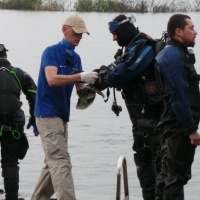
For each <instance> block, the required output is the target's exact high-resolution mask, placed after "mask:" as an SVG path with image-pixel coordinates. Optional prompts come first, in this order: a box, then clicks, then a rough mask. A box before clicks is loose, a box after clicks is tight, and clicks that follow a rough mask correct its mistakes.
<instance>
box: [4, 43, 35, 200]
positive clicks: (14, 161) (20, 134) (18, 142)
mask: <svg viewBox="0 0 200 200" xmlns="http://www.w3.org/2000/svg"><path fill="white" fill-rule="evenodd" d="M6 51H7V49H6V48H5V47H4V45H3V44H0V143H1V167H2V176H3V178H4V188H5V196H6V200H17V199H18V190H19V166H18V165H19V162H18V160H19V159H23V158H24V156H25V154H26V151H27V149H28V141H27V138H26V136H25V134H24V125H25V115H24V112H23V110H22V109H21V106H22V102H21V101H20V94H21V91H22V92H23V93H24V94H25V96H26V99H27V101H28V103H29V107H30V109H29V111H30V115H31V117H30V119H29V123H28V128H30V126H33V128H34V133H35V135H38V131H37V127H36V125H35V117H34V113H33V112H34V105H35V96H36V85H35V83H34V81H33V79H32V78H31V77H30V76H29V75H28V74H27V73H26V72H24V71H22V70H21V69H20V68H15V67H13V66H11V64H10V62H9V61H8V60H7V53H6Z"/></svg>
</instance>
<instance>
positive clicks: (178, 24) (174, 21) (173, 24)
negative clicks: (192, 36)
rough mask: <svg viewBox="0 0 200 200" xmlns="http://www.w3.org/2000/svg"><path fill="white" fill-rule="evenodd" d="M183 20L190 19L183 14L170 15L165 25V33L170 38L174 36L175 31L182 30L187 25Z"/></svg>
mask: <svg viewBox="0 0 200 200" xmlns="http://www.w3.org/2000/svg"><path fill="white" fill-rule="evenodd" d="M185 19H191V18H190V17H189V16H188V15H184V14H175V15H172V16H171V17H170V19H169V21H168V24H167V32H168V35H169V37H170V38H172V37H173V36H174V35H175V29H176V28H180V29H182V30H183V29H184V28H185V26H186V25H187V22H186V20H185Z"/></svg>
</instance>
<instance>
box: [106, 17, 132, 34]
mask: <svg viewBox="0 0 200 200" xmlns="http://www.w3.org/2000/svg"><path fill="white" fill-rule="evenodd" d="M128 21H129V22H130V23H132V24H134V22H135V21H136V19H135V17H134V16H133V15H131V17H127V18H126V19H124V20H122V21H121V22H118V21H112V22H109V23H108V28H109V31H110V32H111V33H113V31H115V30H116V29H118V28H119V26H120V25H121V24H124V23H126V22H128Z"/></svg>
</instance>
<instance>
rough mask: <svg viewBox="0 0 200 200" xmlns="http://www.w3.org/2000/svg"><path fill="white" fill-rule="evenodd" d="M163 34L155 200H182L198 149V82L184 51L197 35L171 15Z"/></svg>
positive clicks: (186, 22)
mask: <svg viewBox="0 0 200 200" xmlns="http://www.w3.org/2000/svg"><path fill="white" fill-rule="evenodd" d="M167 31H168V35H169V37H170V41H169V42H168V45H167V46H166V47H165V48H164V50H163V51H161V52H160V53H159V54H158V55H157V57H156V63H157V64H156V70H157V72H158V80H159V83H160V86H161V89H162V91H163V97H164V102H165V108H164V112H163V114H162V118H161V120H160V122H159V127H160V128H161V130H162V132H163V135H164V143H163V146H162V168H161V173H160V174H159V175H158V177H157V190H156V200H184V185H186V184H187V182H188V180H190V179H191V167H192V163H193V160H194V155H195V149H196V146H197V145H200V135H199V133H198V132H197V130H198V124H199V119H200V93H199V81H198V76H197V73H196V70H195V67H194V63H195V57H194V54H191V53H190V51H189V49H188V47H193V46H194V45H195V38H196V35H197V32H196V31H195V29H194V25H193V22H192V20H191V18H190V17H189V16H187V15H184V14H175V15H173V16H172V17H171V18H170V19H169V21H168V25H167Z"/></svg>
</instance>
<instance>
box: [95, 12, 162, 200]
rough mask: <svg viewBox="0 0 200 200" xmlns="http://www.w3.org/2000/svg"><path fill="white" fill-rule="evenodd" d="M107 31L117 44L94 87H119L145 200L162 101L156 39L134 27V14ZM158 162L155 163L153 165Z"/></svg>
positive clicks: (150, 190) (151, 194)
mask: <svg viewBox="0 0 200 200" xmlns="http://www.w3.org/2000/svg"><path fill="white" fill-rule="evenodd" d="M109 30H110V32H111V34H112V35H113V41H116V42H117V43H118V45H119V46H120V47H122V48H121V49H120V50H118V52H117V54H116V55H115V59H116V60H115V61H114V63H112V64H111V65H108V66H102V67H101V68H100V69H99V70H97V71H98V72H99V74H100V76H99V79H98V80H97V81H96V87H97V88H99V89H101V90H102V89H104V88H105V87H114V88H117V89H118V90H119V89H121V91H122V97H123V98H124V101H125V103H126V107H127V109H128V112H129V115H130V119H131V122H132V125H133V126H132V131H133V139H134V143H133V150H134V151H135V153H134V161H135V164H136V167H137V176H138V178H139V181H140V185H141V188H142V194H143V199H144V200H152V199H155V185H156V175H157V170H159V164H160V162H159V159H157V158H158V157H159V156H157V155H158V152H159V146H160V145H159V143H160V134H159V133H160V132H159V131H156V125H157V123H158V121H159V118H160V114H161V111H162V109H163V101H162V97H161V95H160V92H159V90H158V86H157V83H156V81H155V74H154V57H155V49H154V45H155V41H153V40H152V39H151V38H150V37H149V36H148V35H146V34H145V33H142V32H140V31H139V29H138V28H136V27H135V26H134V17H133V16H132V17H127V16H125V15H119V16H117V17H116V18H114V19H113V20H112V21H111V22H109ZM156 161H157V165H156Z"/></svg>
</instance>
